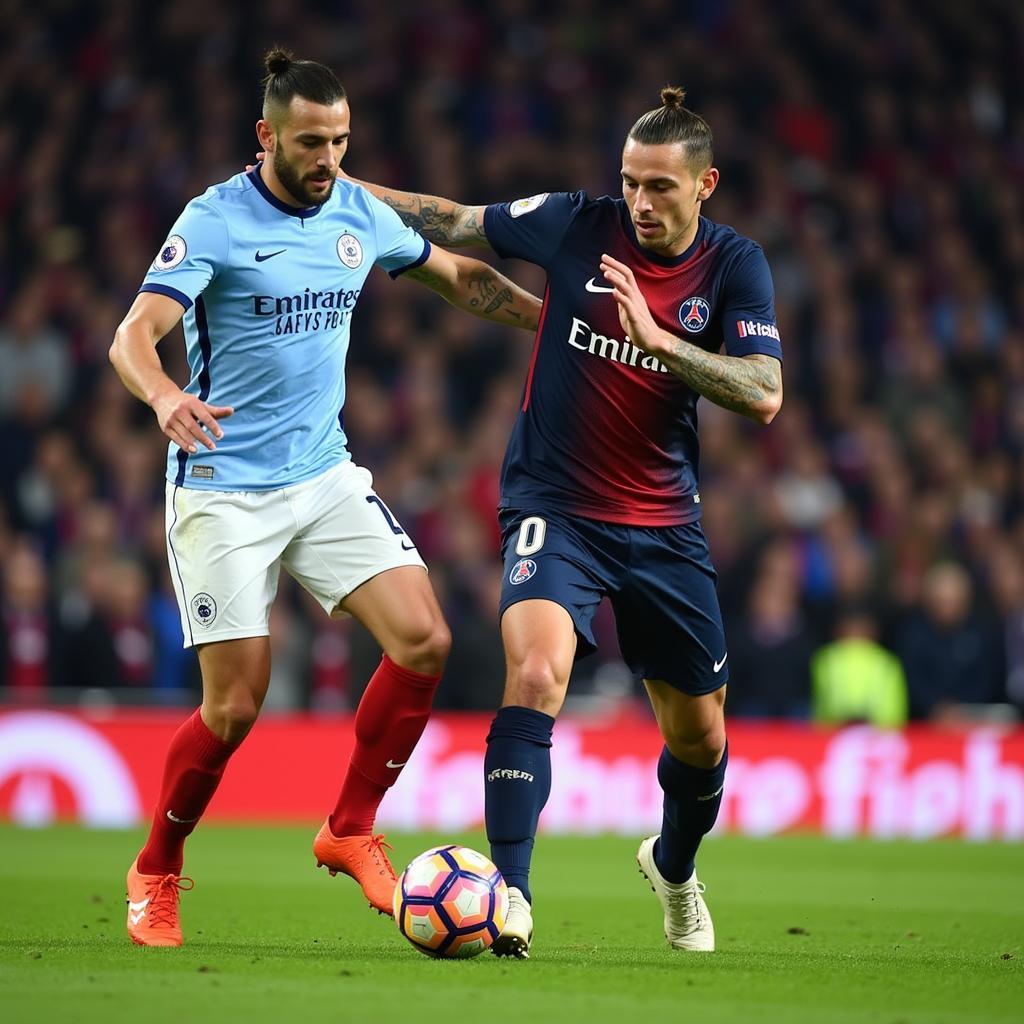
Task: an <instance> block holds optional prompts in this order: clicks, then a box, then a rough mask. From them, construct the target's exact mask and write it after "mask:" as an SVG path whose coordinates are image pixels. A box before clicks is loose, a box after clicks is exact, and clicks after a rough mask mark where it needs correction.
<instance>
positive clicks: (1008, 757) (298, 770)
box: [0, 711, 1024, 840]
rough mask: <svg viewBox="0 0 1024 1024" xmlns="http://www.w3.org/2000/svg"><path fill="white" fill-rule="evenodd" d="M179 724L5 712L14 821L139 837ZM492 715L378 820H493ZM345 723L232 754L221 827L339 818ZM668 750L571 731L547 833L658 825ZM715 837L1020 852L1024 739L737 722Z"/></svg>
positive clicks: (599, 728)
mask: <svg viewBox="0 0 1024 1024" xmlns="http://www.w3.org/2000/svg"><path fill="white" fill-rule="evenodd" d="M181 718H182V715H181V714H180V713H169V712H168V713H154V712H147V713H141V712H116V713H108V714H105V715H92V716H90V715H84V714H68V713H64V712H56V711H7V712H0V819H6V820H13V821H16V822H19V823H23V824H42V823H45V822H48V821H51V820H54V819H55V818H56V819H67V820H78V821H82V822H84V823H87V824H91V825H97V826H124V825H132V824H136V823H137V822H139V821H141V820H143V819H144V818H146V817H147V816H148V813H149V809H150V807H151V806H152V803H153V801H154V800H155V798H156V795H157V791H158V788H159V784H160V774H161V770H162V766H163V757H164V751H165V750H166V747H167V744H168V741H169V740H170V737H171V735H172V733H173V732H174V730H175V729H176V728H177V726H178V725H179V724H180V721H181ZM489 721H490V719H489V716H476V715H437V716H435V717H434V718H433V719H432V721H431V723H430V725H429V726H428V729H427V731H426V733H425V734H424V736H423V738H422V740H421V741H420V744H419V746H418V747H417V749H416V752H415V753H414V754H413V756H412V758H411V759H410V761H409V765H408V767H407V768H406V769H405V771H404V772H403V773H402V777H401V779H400V780H399V783H398V785H396V786H395V788H394V789H393V790H392V791H391V792H390V793H389V794H388V795H387V797H386V798H385V801H384V804H383V806H382V808H381V816H380V824H381V825H382V827H385V828H399V829H410V830H411V829H420V828H429V829H438V830H442V831H444V830H453V831H454V830H457V829H463V828H471V827H476V826H479V825H480V824H481V822H482V820H483V785H482V761H483V754H482V752H483V746H484V737H485V735H486V733H487V727H488V725H489ZM351 744H352V727H351V719H349V718H321V717H313V716H304V715H294V716H292V715H290V716H283V717H272V716H267V717H266V718H264V719H261V721H260V722H259V723H258V724H257V726H256V728H255V729H254V730H253V732H252V734H251V735H250V736H249V738H248V739H247V740H246V741H245V743H244V744H243V745H242V747H241V749H240V750H239V751H238V753H237V754H236V755H235V757H234V758H233V759H232V762H231V764H230V765H229V767H228V770H227V773H226V775H225V778H224V781H223V783H222V785H221V787H220V789H219V790H218V792H217V795H216V796H215V797H214V800H213V803H212V804H211V806H210V809H209V812H208V815H207V816H208V818H209V819H210V820H221V821H279V822H305V823H312V822H315V821H317V820H318V819H320V818H322V817H323V816H324V815H325V814H326V813H327V811H328V810H329V809H330V808H331V807H332V806H333V804H334V799H335V796H336V794H337V790H338V784H339V782H340V779H341V775H342V771H343V768H344V765H345V763H346V761H347V759H348V755H349V751H350V749H351ZM660 749H661V741H660V738H659V735H658V731H657V729H656V728H655V726H654V725H653V723H652V722H650V721H649V720H647V719H645V718H641V717H634V716H625V717H620V718H616V719H614V720H608V721H600V722H595V721H593V720H590V719H587V720H579V719H569V718H564V719H560V720H559V722H558V724H557V725H556V727H555V744H554V747H553V749H552V774H553V779H554V781H553V786H552V791H551V799H550V800H549V802H548V806H547V808H546V809H545V811H544V815H543V817H542V818H541V827H542V828H543V829H546V830H548V831H550V832H605V831H609V832H622V833H627V834H640V833H643V832H649V831H652V830H656V829H657V827H658V823H659V821H660V817H661V792H660V790H659V788H658V782H657V778H656V775H655V766H656V763H657V758H658V754H659V751H660ZM729 749H730V760H729V772H728V777H727V780H726V787H725V795H724V799H723V804H722V812H721V815H720V818H719V824H718V826H717V828H718V829H719V830H722V831H736V832H741V833H744V834H748V835H773V834H776V833H779V832H785V831H790V830H794V829H799V830H805V831H806V830H811V831H820V832H823V833H825V834H828V835H833V836H852V835H873V836H878V837H896V836H906V837H913V838H921V839H924V838H930V837H933V836H946V835H961V836H965V837H968V838H972V839H1008V840H1020V839H1024V730H1014V731H1006V730H995V729H973V730H970V731H947V730H939V729H933V728H928V727H917V728H911V729H908V730H906V731H903V732H883V731H879V730H875V729H871V728H868V727H864V726H855V727H851V728H847V729H843V730H839V731H823V730H817V729H814V728H812V727H809V726H806V725H798V724H790V723H756V724H755V723H744V722H733V723H731V725H730V730H729Z"/></svg>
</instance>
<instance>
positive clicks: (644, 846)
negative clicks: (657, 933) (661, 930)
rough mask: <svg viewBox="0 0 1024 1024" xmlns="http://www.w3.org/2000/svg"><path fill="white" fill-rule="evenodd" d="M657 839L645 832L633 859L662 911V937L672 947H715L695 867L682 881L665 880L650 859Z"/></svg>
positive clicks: (708, 950)
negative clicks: (649, 884)
mask: <svg viewBox="0 0 1024 1024" xmlns="http://www.w3.org/2000/svg"><path fill="white" fill-rule="evenodd" d="M657 841H658V837H657V836H648V837H647V838H646V839H645V840H644V841H643V842H642V843H641V844H640V849H639V850H637V854H636V861H637V863H638V864H639V865H640V873H641V874H642V875H643V876H644V878H646V879H647V881H648V882H650V883H651V889H653V890H654V893H655V895H656V896H657V897H658V899H659V900H660V901H661V906H662V908H663V909H664V911H665V938H666V939H668V943H669V945H670V946H672V947H673V948H675V949H687V950H695V951H698V952H702V953H711V952H713V951H714V948H715V926H714V925H713V924H712V923H711V915H710V914H709V913H708V907H707V904H706V903H705V902H704V897H703V896H702V895H701V894H702V893H703V892H704V885H703V883H702V882H700V881H698V879H697V872H696V871H694V873H693V874H692V875H691V876H690V877H689V879H688V880H687V881H685V882H680V883H679V884H674V883H672V882H669V881H666V879H664V878H663V877H662V874H661V872H660V871H659V870H658V865H657V864H655V863H654V844H655V843H656V842H657Z"/></svg>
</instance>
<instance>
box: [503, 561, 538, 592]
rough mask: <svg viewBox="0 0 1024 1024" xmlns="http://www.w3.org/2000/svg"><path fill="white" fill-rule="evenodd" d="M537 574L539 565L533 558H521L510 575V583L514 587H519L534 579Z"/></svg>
mask: <svg viewBox="0 0 1024 1024" xmlns="http://www.w3.org/2000/svg"><path fill="white" fill-rule="evenodd" d="M536 572H537V563H536V562H535V561H534V560H533V559H532V558H520V559H519V561H518V562H516V564H515V565H513V566H512V571H511V572H510V573H509V574H508V581H509V583H511V584H512V586H513V587H517V586H519V584H520V583H525V582H526V581H527V580H528V579H532V578H533V576H534V574H535V573H536Z"/></svg>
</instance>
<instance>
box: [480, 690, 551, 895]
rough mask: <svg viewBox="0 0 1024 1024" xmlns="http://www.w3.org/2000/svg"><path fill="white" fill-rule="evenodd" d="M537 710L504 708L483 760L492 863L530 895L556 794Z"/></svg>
mask: <svg viewBox="0 0 1024 1024" xmlns="http://www.w3.org/2000/svg"><path fill="white" fill-rule="evenodd" d="M554 724H555V720H554V719H553V718H552V717H551V716H550V715H545V714H544V713H543V712H542V711H534V710H533V709H532V708H520V707H509V708H501V709H500V710H499V711H498V713H497V714H496V715H495V716H494V721H493V722H491V731H490V732H489V733H488V734H487V754H486V756H485V757H484V818H485V820H486V822H487V838H488V840H489V841H490V844H491V859H492V860H493V861H494V863H495V865H496V866H497V868H498V870H499V871H500V872H501V873H502V875H504V877H505V881H506V883H507V884H508V885H510V886H515V887H516V888H518V889H521V890H522V891H523V895H524V896H525V897H526V898H527V900H530V901H531V902H532V897H531V895H530V879H529V876H530V857H531V855H532V853H533V838H534V836H535V835H536V832H537V819H538V818H539V817H540V812H541V810H543V808H544V804H546V803H547V799H548V794H549V793H550V792H551V728H552V726H553V725H554Z"/></svg>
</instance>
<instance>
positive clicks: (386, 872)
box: [366, 833, 398, 881]
mask: <svg viewBox="0 0 1024 1024" xmlns="http://www.w3.org/2000/svg"><path fill="white" fill-rule="evenodd" d="M393 849H394V847H393V846H392V845H391V844H390V843H387V842H385V841H384V835H383V833H381V834H380V835H376V836H370V838H369V840H368V841H367V844H366V852H367V854H368V855H369V857H370V858H371V859H372V860H373V862H374V864H376V865H377V870H378V871H379V872H380V873H381V874H382V875H383V876H384V877H385V878H390V879H392V880H393V881H398V876H397V875H396V874H395V869H394V868H393V867H392V866H391V862H390V861H389V860H388V856H387V854H386V853H385V852H384V851H385V850H393Z"/></svg>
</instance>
